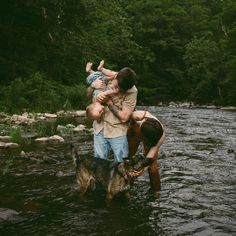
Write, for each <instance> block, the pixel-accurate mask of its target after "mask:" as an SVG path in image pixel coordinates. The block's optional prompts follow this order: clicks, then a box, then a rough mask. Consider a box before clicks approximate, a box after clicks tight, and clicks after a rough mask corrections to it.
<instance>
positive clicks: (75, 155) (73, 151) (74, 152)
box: [70, 143, 79, 165]
mask: <svg viewBox="0 0 236 236" xmlns="http://www.w3.org/2000/svg"><path fill="white" fill-rule="evenodd" d="M70 148H71V156H72V160H73V162H74V164H75V165H76V163H77V161H78V160H79V155H78V152H77V150H76V148H75V145H74V144H72V143H71V144H70Z"/></svg>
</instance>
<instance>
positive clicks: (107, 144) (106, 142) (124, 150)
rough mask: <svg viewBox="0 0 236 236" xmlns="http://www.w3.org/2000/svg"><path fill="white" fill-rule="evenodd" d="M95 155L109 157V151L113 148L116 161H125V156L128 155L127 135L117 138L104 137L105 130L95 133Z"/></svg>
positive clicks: (103, 157)
mask: <svg viewBox="0 0 236 236" xmlns="http://www.w3.org/2000/svg"><path fill="white" fill-rule="evenodd" d="M93 137H94V157H98V158H102V159H106V160H107V159H108V154H109V151H110V150H112V151H113V154H114V158H115V162H123V158H126V157H128V152H129V150H128V140H127V136H126V135H125V136H120V137H117V138H104V135H103V130H102V131H101V132H100V133H98V134H94V136H93Z"/></svg>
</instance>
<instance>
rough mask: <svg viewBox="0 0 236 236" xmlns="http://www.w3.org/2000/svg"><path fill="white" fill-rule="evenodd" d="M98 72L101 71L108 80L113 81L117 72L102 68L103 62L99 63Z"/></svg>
mask: <svg viewBox="0 0 236 236" xmlns="http://www.w3.org/2000/svg"><path fill="white" fill-rule="evenodd" d="M98 70H99V71H101V72H102V73H103V74H104V75H105V76H106V77H107V78H108V79H114V78H115V77H116V75H117V72H115V71H112V70H109V69H106V68H104V60H101V61H100V64H99V66H98Z"/></svg>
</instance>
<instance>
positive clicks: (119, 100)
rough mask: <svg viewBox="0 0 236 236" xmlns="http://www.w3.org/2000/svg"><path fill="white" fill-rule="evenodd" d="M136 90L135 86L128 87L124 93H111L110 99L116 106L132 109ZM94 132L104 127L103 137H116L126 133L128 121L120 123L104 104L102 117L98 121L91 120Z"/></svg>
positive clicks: (134, 103) (135, 98) (96, 132)
mask: <svg viewBox="0 0 236 236" xmlns="http://www.w3.org/2000/svg"><path fill="white" fill-rule="evenodd" d="M137 94H138V90H137V88H136V87H135V86H133V87H132V88H131V89H129V90H128V91H127V92H126V93H125V94H124V95H119V94H117V95H113V96H112V101H113V103H114V105H115V106H117V107H118V108H120V109H121V108H122V107H128V108H129V109H130V110H132V111H133V110H134V108H135V106H136V102H137ZM93 128H94V133H95V134H98V133H99V132H100V131H101V130H102V129H104V138H117V137H120V136H124V135H126V134H127V130H128V122H126V123H122V122H121V121H120V120H119V118H117V117H116V116H115V115H114V114H113V113H112V112H111V111H110V109H109V108H108V107H107V106H106V107H105V113H104V114H103V119H102V120H101V121H100V122H97V121H94V122H93Z"/></svg>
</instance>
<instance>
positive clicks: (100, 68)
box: [98, 60, 104, 71]
mask: <svg viewBox="0 0 236 236" xmlns="http://www.w3.org/2000/svg"><path fill="white" fill-rule="evenodd" d="M103 66H104V60H101V61H100V63H99V66H98V71H101V70H102V68H103Z"/></svg>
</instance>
